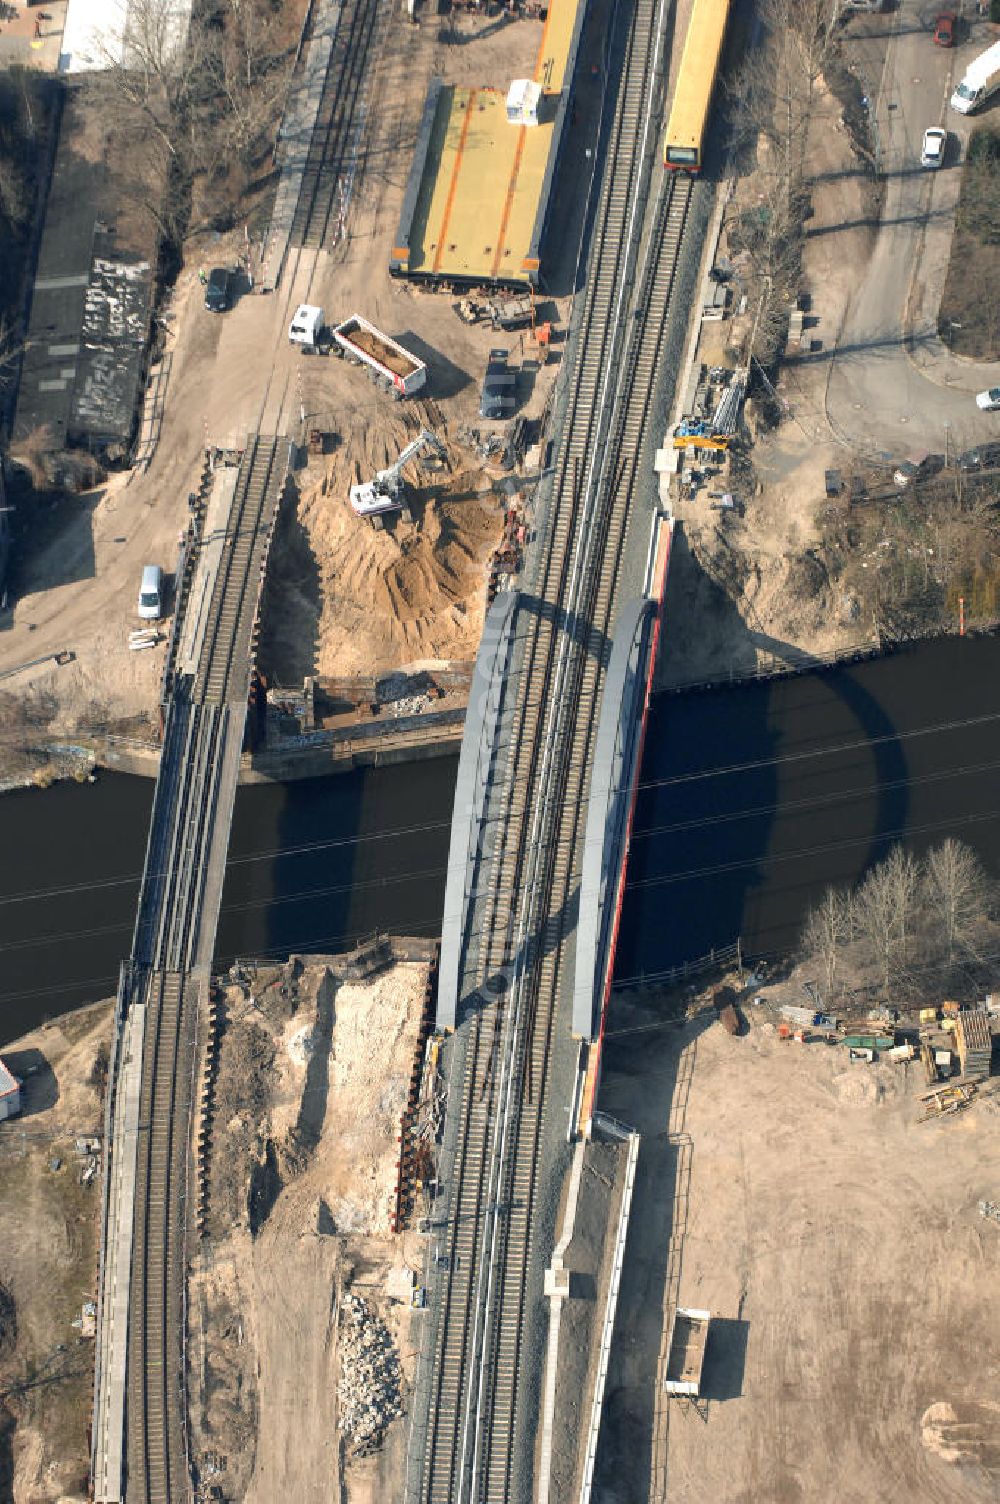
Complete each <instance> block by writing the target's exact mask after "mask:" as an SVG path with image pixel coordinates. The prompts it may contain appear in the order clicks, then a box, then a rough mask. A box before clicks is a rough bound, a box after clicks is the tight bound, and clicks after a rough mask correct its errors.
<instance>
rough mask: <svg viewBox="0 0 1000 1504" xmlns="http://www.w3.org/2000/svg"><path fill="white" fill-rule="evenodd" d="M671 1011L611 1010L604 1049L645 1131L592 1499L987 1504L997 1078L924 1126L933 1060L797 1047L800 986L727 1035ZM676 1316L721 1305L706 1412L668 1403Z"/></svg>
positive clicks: (999, 1346)
mask: <svg viewBox="0 0 1000 1504" xmlns="http://www.w3.org/2000/svg"><path fill="white" fill-rule="evenodd" d="M753 996H762V997H763V999H764V1001H763V1003H762V1004H760V1005H758V1006H754V1004H753V1002H752V998H753ZM664 1001H665V1000H664V999H662V998H660V999H655V998H652V997H651V998H650V999H649V1001H648V1003H645V1004H640V1003H639V1002H633V1001H628V1000H625V999H619V1000H618V1001H617V1002H616V1007H615V1018H614V1022H613V1024H612V1025H611V1026H610V1028H611V1033H610V1035H609V1038H608V1041H607V1044H606V1049H605V1068H604V1084H603V1089H602V1094H601V1106H602V1107H603V1108H604V1109H605V1110H607V1111H608V1112H611V1113H614V1114H616V1115H617V1116H619V1117H621V1118H623V1119H625V1120H626V1121H627V1122H629V1123H630V1124H632V1125H634V1126H635V1127H637V1128H638V1129H639V1130H640V1132H641V1133H642V1135H643V1138H642V1144H641V1148H640V1154H639V1169H638V1175H637V1181H636V1192H635V1199H634V1202H633V1211H632V1218H631V1224H630V1228H629V1241H628V1245H627V1251H626V1258H625V1268H624V1274H623V1281H622V1289H621V1299H620V1305H619V1311H618V1323H617V1329H616V1330H617V1337H616V1343H615V1349H614V1353H613V1357H612V1366H611V1371H610V1373H609V1377H608V1390H607V1398H606V1402H605V1421H604V1430H603V1432H602V1440H601V1455H600V1458H599V1465H598V1473H597V1486H596V1493H595V1496H596V1497H599V1498H600V1499H601V1500H602V1501H605V1504H626V1501H631V1500H634V1499H639V1498H642V1499H645V1498H646V1497H647V1496H648V1497H649V1498H657V1499H660V1498H664V1497H669V1498H678V1499H685V1498H688V1499H707V1498H712V1499H717V1500H719V1501H720V1504H740V1501H742V1500H745V1499H748V1498H752V1499H761V1500H764V1499H766V1500H775V1501H778V1500H789V1501H791V1500H795V1499H808V1500H816V1501H817V1504H821V1501H822V1504H825V1501H830V1504H832V1501H833V1500H837V1499H844V1498H851V1499H858V1500H866V1501H867V1500H875V1499H877V1500H879V1501H880V1504H907V1501H910V1500H914V1499H920V1500H931V1499H933V1500H937V1501H941V1504H944V1501H955V1504H958V1501H973V1500H976V1501H978V1500H982V1501H983V1504H985V1501H987V1500H990V1499H995V1498H996V1497H997V1493H998V1490H1000V1410H998V1407H997V1404H996V1383H995V1376H996V1373H997V1371H998V1365H1000V1333H998V1330H997V1325H996V1322H995V1321H993V1320H992V1319H991V1318H990V1317H989V1315H988V1313H989V1312H990V1311H991V1310H992V1308H993V1307H994V1305H995V1304H996V1302H997V1300H998V1299H1000V1273H998V1270H1000V1260H998V1252H1000V1248H998V1241H997V1240H998V1238H1000V1226H998V1225H997V1223H996V1222H995V1220H993V1219H992V1218H990V1217H987V1216H984V1215H982V1214H981V1212H980V1209H979V1203H980V1201H982V1200H984V1198H985V1199H992V1200H993V1201H996V1200H997V1195H996V1192H997V1189H998V1187H1000V1134H998V1132H997V1125H998V1120H1000V1081H997V1080H993V1081H991V1082H988V1083H986V1084H985V1085H983V1086H982V1087H981V1088H980V1091H979V1093H978V1095H977V1096H976V1097H975V1099H974V1100H973V1101H971V1102H970V1104H969V1105H968V1106H967V1107H965V1108H964V1109H961V1110H958V1111H954V1112H952V1113H950V1114H948V1115H945V1116H942V1115H940V1114H939V1113H938V1112H937V1111H934V1112H933V1114H932V1116H930V1117H928V1116H927V1112H926V1109H927V1102H926V1100H925V1097H926V1095H927V1092H928V1087H927V1083H926V1079H925V1072H924V1069H923V1068H922V1066H921V1064H920V1061H919V1060H912V1061H906V1060H903V1059H896V1060H889V1059H887V1058H884V1057H883V1056H881V1055H880V1057H879V1061H878V1063H872V1064H869V1063H868V1062H867V1061H866V1060H865V1059H863V1058H858V1059H851V1058H850V1055H851V1049H850V1046H849V1045H848V1044H847V1043H846V1041H845V1042H843V1043H840V1044H838V1045H836V1046H833V1047H831V1046H828V1045H827V1044H826V1042H825V1040H824V1038H822V1037H821V1036H820V1035H819V1034H818V1033H817V1032H816V1031H813V1037H812V1038H811V1039H810V1041H809V1042H807V1043H806V1044H800V1043H797V1042H796V1041H795V1039H794V1037H792V1036H793V1034H794V1023H793V1024H792V1025H791V1026H789V1023H788V1021H787V1019H786V1018H785V1016H784V1015H783V1014H782V1013H781V1012H780V1011H779V1005H780V1004H782V1003H785V1002H789V1001H790V1002H791V1003H792V1004H795V1003H798V1002H801V1001H807V999H804V998H803V994H802V992H801V990H800V989H799V988H797V987H794V988H793V987H792V986H790V985H788V986H785V987H757V988H751V989H750V992H749V996H748V994H747V993H744V994H743V995H742V996H741V999H740V1007H741V1009H742V1010H743V1012H744V1014H745V1016H746V1018H747V1022H748V1025H749V1029H748V1032H747V1033H745V1034H743V1035H742V1036H737V1037H734V1036H732V1035H730V1034H729V1033H728V1032H727V1031H726V1030H725V1028H724V1027H723V1025H722V1023H721V1022H717V1021H716V1015H715V1010H714V1009H713V1008H712V1007H711V1006H710V1005H708V1006H706V1002H707V998H706V997H702V998H696V999H692V1001H691V1003H690V1005H689V1012H690V1014H691V1015H692V1016H691V1017H690V1018H689V1021H688V1022H687V1023H685V1024H682V1025H681V1026H679V1027H664V1026H663V1025H662V1024H660V1025H657V1024H656V1022H655V1020H656V1017H657V1015H658V1014H661V1013H662V1009H663V1006H664ZM810 1016H811V1015H810ZM782 1024H784V1025H785V1029H784V1032H785V1033H786V1034H787V1036H788V1037H787V1038H782V1037H781V1026H782ZM869 1027H870V1026H869ZM632 1031H634V1032H632ZM677 1306H683V1307H688V1308H691V1307H694V1308H700V1309H701V1310H703V1311H704V1310H709V1311H711V1316H712V1321H711V1328H710V1331H709V1337H708V1347H707V1351H706V1354H705V1361H704V1370H703V1376H702V1382H701V1387H700V1395H701V1398H700V1399H699V1400H697V1401H695V1400H694V1399H686V1398H683V1397H675V1398H669V1399H668V1398H667V1397H666V1396H665V1393H664V1390H663V1381H664V1377H665V1375H666V1363H667V1356H668V1354H667V1337H668V1334H669V1331H670V1325H671V1318H672V1314H673V1312H674V1310H675V1309H676V1307H677ZM971 1333H974V1334H975V1336H974V1338H972V1339H971V1340H970V1334H971ZM654 1372H655V1373H656V1376H657V1377H656V1381H655V1383H654V1382H653V1381H652V1375H653V1374H654Z"/></svg>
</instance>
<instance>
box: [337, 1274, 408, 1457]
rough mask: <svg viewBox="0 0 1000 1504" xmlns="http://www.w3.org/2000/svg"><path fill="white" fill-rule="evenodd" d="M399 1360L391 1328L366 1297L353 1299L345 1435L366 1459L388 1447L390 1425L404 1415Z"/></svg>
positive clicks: (343, 1339) (347, 1317)
mask: <svg viewBox="0 0 1000 1504" xmlns="http://www.w3.org/2000/svg"><path fill="white" fill-rule="evenodd" d="M399 1385H400V1372H399V1354H398V1353H397V1352H396V1348H395V1346H394V1344H393V1340H392V1337H391V1336H390V1333H389V1328H388V1327H387V1326H386V1324H385V1322H384V1321H383V1320H382V1319H381V1317H380V1316H377V1315H376V1314H375V1312H374V1311H372V1310H371V1309H370V1308H369V1305H368V1302H367V1301H366V1300H362V1298H361V1296H360V1295H348V1296H347V1298H346V1299H345V1301H344V1304H343V1308H342V1325H341V1334H340V1382H339V1384H338V1385H337V1399H338V1401H339V1404H340V1429H341V1430H342V1431H343V1432H344V1434H345V1435H346V1436H348V1437H350V1439H351V1440H352V1442H353V1443H354V1446H353V1452H354V1455H355V1456H358V1457H365V1456H367V1455H368V1453H369V1452H374V1451H375V1449H376V1448H377V1447H380V1446H381V1445H382V1442H383V1441H384V1439H385V1433H386V1429H387V1427H388V1425H389V1423H390V1421H392V1420H395V1418H396V1416H397V1415H402V1413H403V1407H402V1405H401V1403H400V1396H399Z"/></svg>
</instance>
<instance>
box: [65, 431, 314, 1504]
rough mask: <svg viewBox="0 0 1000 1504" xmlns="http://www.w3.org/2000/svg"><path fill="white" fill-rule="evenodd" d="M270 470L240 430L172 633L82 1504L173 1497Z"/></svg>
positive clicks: (113, 1155)
mask: <svg viewBox="0 0 1000 1504" xmlns="http://www.w3.org/2000/svg"><path fill="white" fill-rule="evenodd" d="M287 465H288V444H287V441H286V440H284V439H273V438H264V437H260V436H252V437H251V438H250V439H249V440H248V442H247V447H246V451H245V453H244V456H243V459H242V461H241V464H240V468H239V471H238V473H237V474H236V476H235V481H230V479H229V478H228V477H226V476H225V473H224V472H223V477H222V478H220V479H219V480H218V482H217V485H216V487H215V488H214V489H213V496H212V501H211V502H210V505H209V514H208V516H209V522H210V524H211V526H210V528H209V532H208V537H207V539H205V540H204V541H203V544H202V554H201V557H200V558H199V560H198V561H197V562H196V566H195V570H196V574H195V583H196V588H195V590H193V591H192V592H190V593H189V595H188V610H189V612H190V613H194V618H196V619H194V624H193V625H192V619H191V618H189V619H188V620H187V621H184V622H180V623H178V632H179V639H178V640H179V643H180V649H179V654H178V665H177V672H176V674H175V677H174V681H173V689H172V694H171V700H170V704H169V707H168V711H167V720H166V727H165V731H164V742H163V753H162V757H161V761H160V773H159V777H158V779H157V785H156V793H155V796H154V801H153V815H152V821H151V826H150V835H149V844H148V847H147V852H146V867H145V872H144V874H143V881H142V887H141V890H140V897H139V907H138V914H137V918H136V930H135V937H134V940H133V951H132V958H131V961H130V963H129V965H128V967H127V968H126V971H125V980H124V982H123V993H122V996H121V998H120V1007H119V1014H118V1017H119V1021H120V1025H121V1030H122V1032H121V1037H120V1039H119V1041H118V1048H117V1051H116V1079H115V1081H114V1082H113V1083H112V1093H113V1100H114V1103H115V1111H114V1114H113V1116H112V1118H111V1121H110V1134H111V1138H110V1143H109V1145H108V1154H107V1163H106V1169H105V1174H106V1185H105V1197H106V1208H107V1211H106V1221H105V1233H104V1246H103V1257H102V1266H101V1290H100V1309H99V1317H98V1324H99V1331H98V1343H97V1375H96V1386H95V1406H94V1408H95V1414H94V1452H93V1460H92V1469H93V1482H94V1497H95V1499H96V1500H97V1501H98V1504H101V1501H105V1504H120V1501H122V1500H127V1504H153V1501H157V1504H159V1501H162V1504H180V1501H182V1500H184V1499H186V1498H188V1497H190V1470H189V1458H188V1453H187V1432H186V1402H185V1394H184V1375H185V1361H184V1341H185V1320H184V1278H185V1268H186V1264H187V1253H186V1241H187V1237H188V1232H189V1229H190V1208H192V1207H193V1200H194V1198H193V1197H189V1195H188V1174H189V1161H190V1146H191V1115H192V1109H193V1086H194V1082H195V1079H196V1074H197V1064H198V1062H197V1058H196V1039H197V1037H198V1029H197V1025H198V1017H199V1012H200V1010H201V1009H202V1007H203V1003H204V996H205V991H206V988H207V983H208V977H209V968H210V966H211V961H212V952H213V948H214V944H215V933H216V927H217V923H218V911H219V902H220V899H221V895H222V881H223V874H224V870H225V860H226V850H227V848H228V844H229V831H230V826H231V823H232V812H233V803H234V800H235V794H236V780H237V774H238V770H239V759H240V753H241V750H242V746H243V734H244V729H245V723H246V710H247V692H248V688H249V681H250V673H251V669H252V660H253V648H254V634H255V625H256V620H257V613H258V610H259V606H260V595H261V588H262V584H263V579H264V572H265V568H266V563H267V554H268V546H269V543H270V538H271V535H272V532H273V527H274V522H275V518H276V515H277V509H278V506H279V503H280V499H281V495H282V491H283V489H284V483H285V476H286V473H287ZM227 497H228V498H229V505H228V508H227V507H226V506H225V501H226V498H227ZM199 571H200V574H199ZM206 601H207V605H206V604H205V603H206ZM126 1313H127V1315H126Z"/></svg>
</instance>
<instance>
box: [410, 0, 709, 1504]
mask: <svg viewBox="0 0 1000 1504" xmlns="http://www.w3.org/2000/svg"><path fill="white" fill-rule="evenodd" d="M662 21H663V17H662V12H661V7H660V6H659V5H658V4H657V3H656V0H647V3H643V0H638V3H637V5H636V10H635V13H634V16H633V18H632V23H631V30H630V34H629V39H628V43H627V56H626V62H625V67H624V69H623V77H624V83H623V87H622V90H621V93H620V95H619V99H618V101H617V108H616V112H615V116H614V120H613V124H612V128H611V132H610V139H609V143H608V159H607V163H606V165H605V169H604V174H603V187H602V189H601V196H600V199H599V201H598V209H597V215H596V219H595V231H594V244H593V249H592V252H591V256H592V262H591V265H592V267H593V272H592V275H591V277H590V279H589V281H588V285H587V290H586V292H585V295H584V297H585V303H584V314H583V318H582V320H581V325H580V328H579V330H578V333H577V335H576V337H575V348H574V352H573V353H574V354H575V358H576V369H575V373H574V379H573V387H572V391H571V394H570V404H569V411H568V414H567V417H566V421H565V424H564V426H563V430H562V432H563V442H562V445H561V448H560V451H559V455H558V456H557V481H556V485H555V491H554V497H553V502H552V506H551V509H550V514H549V515H550V516H551V517H552V518H553V523H552V528H551V537H550V539H549V543H548V548H547V550H546V552H545V557H544V562H543V564H542V566H541V569H540V571H539V574H540V579H539V581H538V584H537V587H536V594H535V598H534V601H533V603H532V606H529V607H527V608H525V611H526V614H527V620H528V637H527V640H526V643H525V649H524V659H523V667H522V669H521V672H520V676H519V678H520V684H521V686H522V687H521V691H520V693H519V696H518V701H517V705H516V710H515V730H514V732H513V734H512V747H513V752H512V755H511V758H510V760H509V776H508V781H507V785H506V788H505V789H504V792H503V794H502V796H501V798H500V799H499V800H498V808H500V809H502V810H503V812H504V813H503V822H502V835H501V844H500V848H499V852H498V854H497V857H496V859H495V865H494V872H493V878H492V891H491V894H490V898H489V902H488V906H487V911H486V914H485V919H484V923H483V925H482V926H481V927H480V926H477V928H480V933H481V934H482V935H483V936H484V939H483V941H482V943H481V945H480V948H479V954H478V956H477V957H476V958H475V962H474V964H473V963H471V962H470V964H469V967H468V969H467V971H466V975H465V977H464V979H463V989H462V991H463V996H465V997H466V998H469V997H471V998H472V1005H473V1012H472V1016H471V1018H470V1019H469V1022H468V1025H467V1029H468V1043H467V1053H466V1060H465V1069H464V1074H463V1078H462V1101H461V1105H460V1107H459V1108H458V1112H459V1121H460V1124H461V1128H460V1133H459V1140H458V1145H457V1150H456V1159H455V1164H454V1170H453V1175H452V1187H451V1199H450V1202H449V1207H448V1216H449V1233H448V1236H447V1238H446V1239H445V1240H444V1243H443V1245H442V1247H443V1251H444V1252H445V1254H446V1261H447V1273H446V1275H445V1276H444V1283H443V1285H442V1297H441V1298H442V1309H441V1314H440V1317H439V1324H438V1328H437V1333H436V1340H435V1344H434V1349H433V1374H432V1384H431V1394H430V1398H429V1401H428V1404H429V1412H428V1421H427V1426H426V1434H425V1440H424V1448H423V1458H422V1467H421V1470H420V1482H419V1487H414V1486H413V1484H412V1481H411V1489H410V1493H411V1496H412V1497H413V1498H414V1499H416V1498H419V1499H421V1500H422V1501H423V1500H426V1501H429V1504H452V1501H455V1504H464V1501H466V1500H469V1501H477V1504H478V1501H480V1500H488V1501H490V1504H493V1501H500V1500H506V1499H509V1498H511V1497H520V1496H527V1485H526V1483H525V1481H524V1480H523V1479H522V1480H521V1482H520V1486H519V1487H518V1486H517V1485H516V1484H515V1481H514V1479H515V1464H516V1452H517V1447H516V1428H517V1426H518V1421H519V1412H518V1390H519V1383H520V1382H522V1381H523V1377H524V1376H523V1375H522V1374H521V1373H520V1362H521V1343H522V1334H523V1329H524V1315H525V1298H526V1284H527V1275H528V1269H529V1264H530V1259H531V1252H532V1249H531V1228H532V1225H533V1217H532V1213H533V1207H534V1199H535V1190H536V1172H537V1166H538V1156H539V1145H540V1137H541V1132H542V1124H543V1109H544V1103H545V1084H546V1077H547V1070H548V1062H549V1054H550V1047H551V1042H552V1029H553V1024H554V1020H555V1015H556V1004H557V1000H558V995H559V987H560V981H561V974H562V969H563V962H564V956H563V944H564V941H565V939H566V937H567V935H568V933H569V932H570V931H571V929H572V922H571V921H570V920H569V919H568V907H569V901H570V898H571V894H572V891H573V887H574V884H575V881H576V868H577V848H578V845H579V840H578V836H579V830H578V826H579V821H580V818H581V816H580V806H581V801H582V798H583V781H584V778H585V770H586V768H587V767H588V766H589V761H590V754H591V751H592V747H593V741H594V738H595V736H596V724H597V715H598V707H599V701H600V688H601V683H602V680H603V673H604V665H605V663H606V660H607V652H608V648H609V633H610V631H611V629H612V626H613V617H614V611H615V606H616V585H617V582H618V571H619V563H620V558H621V552H622V543H623V540H624V535H625V530H626V526H627V522H628V515H629V510H628V509H629V501H630V498H631V496H632V495H634V481H635V476H636V470H637V465H638V458H639V453H640V450H641V449H642V447H643V444H644V438H645V424H646V415H647V412H648V406H649V395H650V389H651V386H652V383H653V380H654V375H655V368H656V364H657V360H658V357H659V353H660V349H661V344H662V338H663V332H664V328H665V325H666V320H667V313H668V306H669V299H670V292H671V289H672V284H673V278H674V273H675V270H676V266H677V261H678V256H679V250H680V243H681V238H682V234H683V227H684V222H685V217H686V211H687V204H688V199H689V195H690V184H689V182H688V180H686V179H684V180H683V181H678V180H676V179H669V180H667V179H663V178H660V179H659V182H660V185H661V186H660V189H659V192H658V193H657V195H656V204H655V208H654V212H653V214H652V216H651V221H652V223H651V226H650V229H649V232H648V233H647V238H646V255H645V259H644V261H643V264H642V266H641V269H640V267H639V250H640V242H641V237H642V228H643V221H644V212H643V211H644V206H645V203H646V199H647V191H646V183H647V181H648V174H649V166H650V161H651V155H652V154H655V130H654V131H653V133H652V134H653V139H652V140H651V139H650V136H651V127H652V126H653V125H654V124H655V122H656V121H657V120H658V118H659V116H658V111H657V96H658V87H657V79H658V75H659V72H660V69H661V66H662V58H661V57H660V55H659V47H660V43H659V40H658V39H659V38H662V35H663V25H662ZM637 273H638V275H636V274H637ZM633 287H637V292H636V294H635V296H634V297H633V296H632V294H631V293H630V291H629V289H631V288H633ZM633 315H635V316H634V317H633ZM528 613H530V614H528ZM521 1419H523V1421H524V1423H525V1425H526V1426H527V1427H529V1428H530V1425H531V1417H528V1416H525V1417H523V1418H521Z"/></svg>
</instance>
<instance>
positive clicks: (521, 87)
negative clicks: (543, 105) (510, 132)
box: [507, 78, 542, 125]
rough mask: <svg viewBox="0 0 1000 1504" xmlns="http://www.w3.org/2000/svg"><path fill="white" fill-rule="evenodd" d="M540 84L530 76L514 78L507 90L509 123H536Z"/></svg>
mask: <svg viewBox="0 0 1000 1504" xmlns="http://www.w3.org/2000/svg"><path fill="white" fill-rule="evenodd" d="M541 97H542V86H541V84H536V83H535V82H534V81H533V80H532V79H530V78H515V80H514V82H513V83H512V84H511V86H510V88H509V89H508V90H507V122H508V124H509V125H537V124H538V104H539V100H540V99H541Z"/></svg>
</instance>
